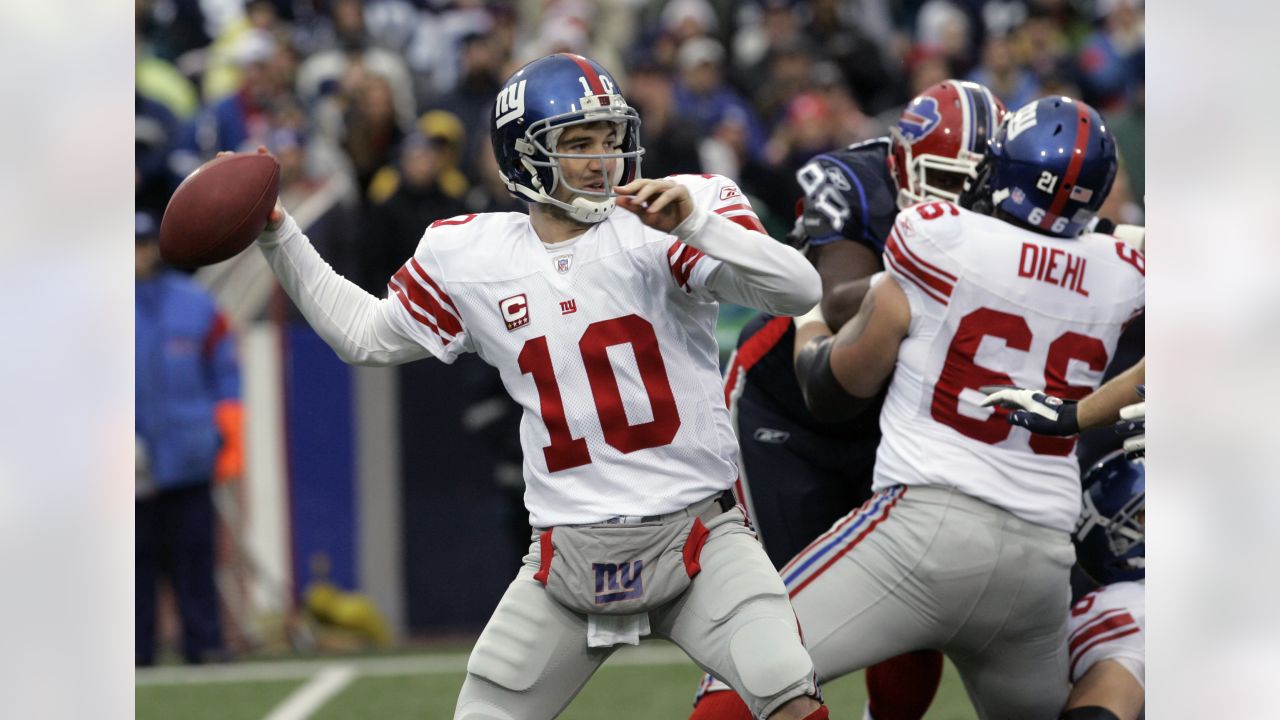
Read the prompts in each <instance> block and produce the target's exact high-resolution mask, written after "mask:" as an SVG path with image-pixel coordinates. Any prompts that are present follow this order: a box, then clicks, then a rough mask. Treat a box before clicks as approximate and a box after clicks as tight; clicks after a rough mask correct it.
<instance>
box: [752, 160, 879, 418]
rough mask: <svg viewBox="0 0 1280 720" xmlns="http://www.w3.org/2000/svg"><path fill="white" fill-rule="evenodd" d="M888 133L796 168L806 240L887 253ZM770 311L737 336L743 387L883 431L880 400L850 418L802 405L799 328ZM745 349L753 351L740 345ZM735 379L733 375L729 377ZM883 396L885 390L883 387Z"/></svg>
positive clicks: (794, 411)
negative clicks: (795, 356)
mask: <svg viewBox="0 0 1280 720" xmlns="http://www.w3.org/2000/svg"><path fill="white" fill-rule="evenodd" d="M888 158H889V139H888V138H877V139H875V140H867V141H866V142H861V143H856V144H854V145H850V146H849V147H847V148H844V149H843V150H833V151H831V152H826V153H822V154H820V155H817V156H815V157H814V158H813V159H812V160H810V161H809V162H808V163H806V164H805V165H804V166H803V167H802V168H801V169H800V170H799V171H798V172H797V173H796V178H797V179H798V180H799V181H800V185H801V187H802V188H804V191H805V211H804V216H803V220H802V222H803V223H804V228H805V232H806V233H807V234H808V235H809V242H810V243H812V244H814V245H825V244H830V243H836V242H855V243H859V244H862V245H865V246H866V247H868V248H870V249H871V251H872V252H874V253H875V254H876V255H877V256H879V255H882V254H883V253H884V244H885V239H886V238H888V236H889V230H890V229H892V228H893V219H894V217H895V216H896V215H897V214H898V206H897V202H896V198H897V192H898V191H897V186H896V185H894V182H893V178H892V176H890V174H889V166H888ZM772 319H773V318H772V316H769V315H760V316H756V317H754V318H752V319H751V320H750V321H748V322H747V324H746V325H745V326H744V327H743V328H742V333H741V335H740V336H739V337H738V348H739V357H738V359H737V362H736V363H735V367H734V368H731V369H730V370H731V372H743V373H745V377H743V378H742V379H741V380H739V381H738V382H740V383H741V385H743V386H744V387H742V388H741V390H740V392H744V393H749V394H752V395H755V396H756V397H758V398H759V399H760V400H761V401H762V402H766V403H768V404H770V405H772V406H773V408H774V409H775V410H777V411H778V412H779V413H781V414H783V415H786V416H787V417H790V418H792V419H794V420H795V422H796V423H797V424H799V425H801V426H803V427H805V428H807V429H810V430H813V431H815V432H821V433H825V434H829V435H832V436H836V437H843V438H853V437H857V436H860V435H864V434H866V433H872V434H874V435H875V436H876V437H878V436H879V424H878V419H879V415H880V404H879V403H876V404H875V406H874V407H871V408H868V409H867V411H866V412H864V413H863V414H862V415H860V416H859V417H858V418H855V419H854V420H852V421H850V422H846V423H829V422H821V421H819V420H817V419H815V418H814V417H813V416H812V415H811V414H810V413H809V410H808V408H806V407H805V404H804V398H803V397H802V396H801V394H800V386H799V385H798V384H797V382H796V375H795V366H794V363H793V361H792V346H793V344H794V338H795V330H794V328H793V327H792V326H791V323H790V321H788V322H787V323H786V324H787V328H786V331H785V333H784V334H782V336H781V337H779V334H780V330H779V331H771V332H769V333H767V334H768V337H767V338H765V337H761V338H755V336H756V335H757V334H759V333H761V331H762V329H765V328H772V327H774V326H773V325H771V324H770V321H771V320H772ZM744 348H747V349H748V350H749V351H748V352H743V349H744ZM729 380H730V382H733V381H734V379H733V378H729ZM881 395H882V396H883V393H882V394H881Z"/></svg>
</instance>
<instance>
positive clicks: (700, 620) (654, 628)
mask: <svg viewBox="0 0 1280 720" xmlns="http://www.w3.org/2000/svg"><path fill="white" fill-rule="evenodd" d="M729 513H730V514H732V515H733V516H734V517H733V518H731V519H730V521H729V522H723V523H718V524H717V525H716V526H715V527H712V528H711V533H710V535H708V537H707V540H706V543H705V544H704V545H703V547H702V553H701V556H700V564H701V566H702V571H701V572H700V573H698V575H697V576H695V577H694V578H693V580H692V582H691V583H690V586H689V588H688V589H687V590H685V592H684V593H682V594H681V595H680V596H679V597H678V598H676V599H675V600H673V601H671V602H669V603H667V604H666V605H663V606H662V607H660V608H658V609H656V610H653V611H651V612H650V613H649V622H650V627H651V636H653V637H660V638H667V639H669V640H671V641H672V642H673V643H675V644H676V645H678V646H679V647H680V648H681V649H682V650H684V651H685V653H686V654H688V655H689V657H690V658H691V659H692V660H693V661H694V662H695V663H696V664H697V665H698V666H699V667H701V668H702V669H703V670H705V671H707V672H709V673H711V674H713V675H715V676H717V677H719V678H721V679H723V680H724V681H725V682H727V683H728V684H729V685H730V686H731V687H733V688H734V690H736V691H737V692H738V694H739V695H740V696H741V697H742V698H743V699H744V700H745V701H746V702H747V705H748V707H750V708H751V711H752V712H753V713H754V714H755V715H756V717H760V718H764V717H767V716H768V715H769V714H770V713H772V712H773V711H774V710H776V709H777V708H779V707H781V706H782V705H783V704H785V703H786V702H787V701H789V700H791V699H793V698H796V697H800V696H801V695H814V694H816V692H817V689H816V685H815V682H814V675H813V663H812V662H811V661H810V659H809V656H808V654H807V653H806V652H805V649H804V645H803V643H802V641H801V639H800V632H799V629H798V628H797V625H796V618H795V614H794V613H793V612H792V610H791V604H790V603H789V602H788V601H787V592H786V588H785V587H783V585H782V580H781V579H780V578H779V577H778V574H777V572H776V571H775V570H774V569H773V565H772V564H771V563H770V562H769V558H768V556H767V555H765V552H764V548H762V547H761V546H760V543H759V541H758V540H756V537H755V534H754V533H752V532H751V530H750V529H748V528H747V527H746V525H745V524H744V523H743V519H742V513H741V511H740V509H738V508H734V509H732V510H730V511H729ZM717 520H719V518H717ZM540 558H541V552H540V548H539V544H538V542H537V540H536V535H535V540H534V542H533V543H532V545H531V546H530V549H529V554H528V555H526V556H525V558H524V564H523V565H522V566H521V568H520V571H519V573H517V574H516V579H515V580H514V581H512V583H511V585H510V586H509V587H508V588H507V591H506V593H505V594H504V595H503V597H502V600H501V601H500V602H499V603H498V608H497V609H496V610H495V611H494V613H493V616H492V617H491V618H490V619H489V622H488V624H487V625H485V629H484V632H482V633H481V635H480V638H479V639H478V640H477V641H476V646H475V648H474V649H473V650H472V651H471V657H470V659H469V660H468V661H467V678H466V680H465V681H464V682H463V685H462V692H461V693H460V694H459V696H458V706H457V710H455V712H454V718H455V720H542V719H544V718H553V717H555V716H556V715H557V714H559V713H560V711H561V710H563V709H564V708H565V707H566V706H567V705H568V704H569V702H570V701H571V700H573V698H574V696H576V695H577V694H578V691H579V690H581V689H582V687H583V686H584V685H586V683H587V680H588V679H589V678H590V677H591V675H592V673H594V672H595V671H596V669H597V668H599V667H600V665H601V663H603V662H604V661H605V660H606V659H608V657H609V656H610V655H611V654H613V651H614V649H616V648H613V647H610V648H590V647H588V646H587V617H586V616H585V615H581V614H578V613H575V612H573V611H571V610H569V609H567V608H565V607H564V606H562V605H560V604H559V603H557V602H555V601H554V600H552V598H551V596H550V594H549V593H548V592H547V591H546V589H545V588H544V587H543V586H542V585H541V584H540V583H539V582H538V581H537V580H535V579H534V577H533V576H534V573H536V572H537V570H538V564H539V560H540Z"/></svg>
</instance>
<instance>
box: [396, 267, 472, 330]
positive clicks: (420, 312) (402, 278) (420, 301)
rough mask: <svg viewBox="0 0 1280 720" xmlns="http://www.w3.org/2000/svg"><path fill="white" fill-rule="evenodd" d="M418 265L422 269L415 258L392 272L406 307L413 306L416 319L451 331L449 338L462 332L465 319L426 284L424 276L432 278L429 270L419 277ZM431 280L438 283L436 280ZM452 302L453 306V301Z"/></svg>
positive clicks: (433, 326) (408, 308)
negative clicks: (457, 314)
mask: <svg viewBox="0 0 1280 720" xmlns="http://www.w3.org/2000/svg"><path fill="white" fill-rule="evenodd" d="M415 269H416V270H421V266H419V265H418V264H417V262H416V261H415V260H412V259H411V260H410V261H409V262H407V263H405V264H404V265H403V266H402V267H401V268H400V269H399V270H397V271H396V274H395V275H393V276H392V278H391V283H390V285H389V287H391V289H392V290H394V291H396V294H397V295H398V296H399V297H400V301H401V304H403V305H405V309H407V310H409V313H410V314H411V315H413V317H414V318H415V319H416V320H418V321H419V322H423V324H425V325H427V326H428V327H430V328H431V329H432V330H433V331H435V332H436V334H438V335H441V336H444V335H448V336H449V337H448V339H450V340H452V339H453V337H454V336H456V335H457V334H458V333H461V332H462V322H461V320H460V319H459V318H458V317H457V316H456V315H454V313H453V312H452V311H451V310H449V309H447V308H445V307H444V306H442V305H441V304H440V301H438V300H436V297H435V296H434V295H433V294H432V293H431V291H430V290H428V289H427V288H426V286H425V285H424V284H423V281H424V279H425V280H426V281H427V282H430V278H429V277H428V276H427V275H426V273H421V277H418V276H417V275H416V274H415ZM431 284H432V286H434V285H435V283H433V282H432V283H431ZM449 306H450V307H452V306H453V303H452V301H450V302H449ZM424 320H425V322H424Z"/></svg>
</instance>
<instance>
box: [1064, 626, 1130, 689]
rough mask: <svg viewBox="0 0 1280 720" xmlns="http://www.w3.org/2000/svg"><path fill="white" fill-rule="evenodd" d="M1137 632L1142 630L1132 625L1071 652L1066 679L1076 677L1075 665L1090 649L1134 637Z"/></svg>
mask: <svg viewBox="0 0 1280 720" xmlns="http://www.w3.org/2000/svg"><path fill="white" fill-rule="evenodd" d="M1139 632H1142V628H1140V627H1138V626H1137V625H1133V626H1131V627H1128V628H1127V629H1123V630H1120V631H1118V632H1114V633H1111V634H1108V635H1104V636H1102V637H1098V638H1095V639H1094V640H1093V642H1091V643H1089V644H1088V645H1085V646H1083V647H1081V648H1080V649H1079V650H1076V651H1074V652H1072V653H1071V668H1070V669H1069V670H1068V671H1067V672H1068V675H1067V676H1068V677H1075V675H1076V665H1079V664H1080V661H1081V660H1083V659H1084V656H1085V654H1086V653H1088V652H1089V651H1090V650H1092V649H1094V648H1095V647H1097V646H1099V645H1101V644H1102V643H1105V642H1111V641H1112V640H1119V639H1120V638H1122V637H1128V636H1130V635H1134V634H1137V633H1139Z"/></svg>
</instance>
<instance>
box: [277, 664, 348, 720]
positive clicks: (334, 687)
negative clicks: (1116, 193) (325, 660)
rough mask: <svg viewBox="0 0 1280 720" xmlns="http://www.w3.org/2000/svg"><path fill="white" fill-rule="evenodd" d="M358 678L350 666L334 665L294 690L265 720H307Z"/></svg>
mask: <svg viewBox="0 0 1280 720" xmlns="http://www.w3.org/2000/svg"><path fill="white" fill-rule="evenodd" d="M355 677H356V670H355V668H353V667H351V666H350V665H332V666H329V667H326V668H324V669H323V670H321V671H320V672H318V673H316V675H315V677H313V678H311V681H310V682H308V683H307V684H305V685H303V686H302V687H300V688H298V689H297V690H294V691H293V692H292V693H291V694H290V695H289V697H287V698H285V699H284V702H282V703H280V704H279V705H277V706H276V707H275V709H274V710H272V711H271V714H270V715H267V717H266V718H265V720H306V718H309V717H311V714H312V713H314V712H315V711H316V710H319V709H320V707H321V706H322V705H324V704H325V703H327V702H329V698H332V697H333V696H334V695H337V694H338V693H340V692H342V689H343V688H345V687H346V686H347V685H350V684H351V681H352V680H354V679H355Z"/></svg>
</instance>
